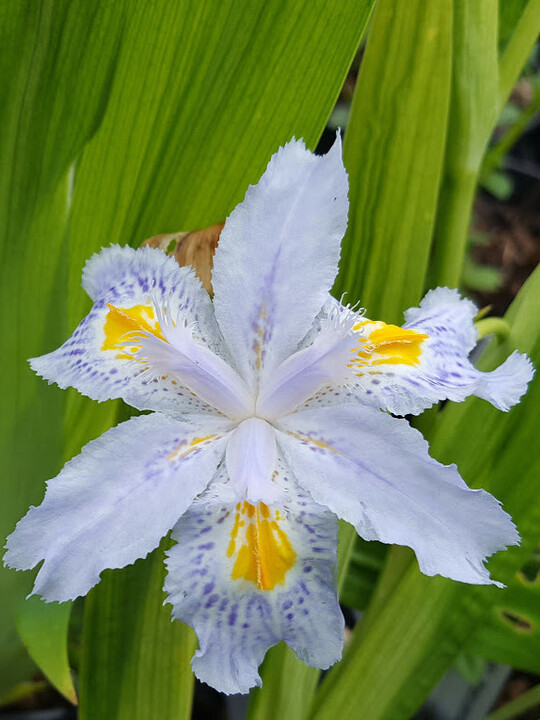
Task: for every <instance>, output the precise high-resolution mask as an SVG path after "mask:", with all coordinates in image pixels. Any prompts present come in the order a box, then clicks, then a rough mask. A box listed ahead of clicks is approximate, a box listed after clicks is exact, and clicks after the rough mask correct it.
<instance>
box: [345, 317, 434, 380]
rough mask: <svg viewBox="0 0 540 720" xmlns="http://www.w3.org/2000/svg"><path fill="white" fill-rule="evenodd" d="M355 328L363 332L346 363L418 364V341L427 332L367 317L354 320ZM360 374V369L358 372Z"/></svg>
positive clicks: (425, 337)
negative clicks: (356, 347) (366, 318)
mask: <svg viewBox="0 0 540 720" xmlns="http://www.w3.org/2000/svg"><path fill="white" fill-rule="evenodd" d="M353 329H354V330H356V331H357V332H361V331H362V332H364V333H366V334H365V335H363V336H360V337H359V338H358V340H359V343H360V347H359V349H358V350H355V351H353V352H354V353H355V357H354V359H353V361H352V363H351V364H350V367H353V366H354V365H359V366H360V367H362V366H369V367H373V366H376V365H418V363H419V362H420V353H421V352H422V343H423V342H424V340H427V338H428V337H429V335H424V334H423V333H419V332H416V330H407V329H405V328H400V327H398V326H397V325H387V324H386V323H383V322H371V321H369V320H367V321H364V322H360V323H357V324H356V325H355V326H354V328H353ZM359 374H362V373H359Z"/></svg>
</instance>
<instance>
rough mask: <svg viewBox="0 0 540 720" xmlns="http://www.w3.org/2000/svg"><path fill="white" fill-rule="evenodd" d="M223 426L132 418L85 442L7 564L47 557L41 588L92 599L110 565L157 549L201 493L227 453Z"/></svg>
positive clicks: (23, 565)
mask: <svg viewBox="0 0 540 720" xmlns="http://www.w3.org/2000/svg"><path fill="white" fill-rule="evenodd" d="M225 429H226V426H224V424H223V422H221V421H212V419H211V418H206V417H205V423H204V425H202V426H201V416H191V417H189V416H186V417H185V418H183V419H182V420H181V421H179V420H173V419H170V418H167V417H165V416H162V415H159V414H152V415H143V416H140V417H136V418H132V419H131V420H128V421H127V422H125V423H122V424H121V425H118V426H117V427H115V428H112V429H111V430H109V431H108V432H106V433H105V434H104V435H102V436H101V437H100V438H98V439H97V440H93V441H92V442H90V443H88V445H86V446H85V447H84V448H83V450H82V452H81V454H80V455H78V456H77V457H75V458H74V459H73V460H71V461H70V462H68V463H67V464H66V465H65V466H64V468H63V470H62V471H61V472H60V474H59V475H58V476H57V477H56V478H54V479H53V480H50V481H49V483H48V487H47V492H46V494H45V499H44V500H43V502H42V503H41V505H40V506H39V507H31V508H30V510H29V511H28V513H27V515H26V516H25V517H24V518H23V519H22V520H21V521H20V522H19V523H18V524H17V527H16V529H15V531H14V532H13V533H12V534H11V535H10V536H9V538H8V541H7V546H6V547H7V552H6V554H5V556H4V563H5V564H6V565H8V566H9V567H13V568H16V569H18V570H28V569H30V568H32V567H34V566H35V565H37V564H38V563H39V562H41V560H44V561H45V562H44V563H43V565H42V567H41V569H40V571H39V573H38V575H37V578H36V582H35V585H34V589H33V593H36V594H38V595H41V596H42V597H43V598H45V600H48V601H54V600H56V601H60V602H62V601H64V600H71V599H74V598H75V597H78V596H79V595H85V594H86V593H87V592H88V590H89V589H90V588H91V587H92V586H93V585H95V584H96V583H97V582H98V581H99V576H100V573H101V572H102V570H105V569H106V568H119V567H124V566H125V565H129V564H130V563H132V562H134V561H135V560H137V559H138V558H141V557H144V556H145V555H146V554H147V553H149V552H150V551H151V550H153V549H154V548H155V547H156V546H157V545H158V544H159V542H160V540H161V538H162V537H163V536H164V535H165V534H166V533H167V532H168V531H169V530H170V529H171V528H172V527H173V525H174V524H175V523H176V521H177V520H178V518H179V517H180V516H181V515H182V514H183V513H184V512H185V511H186V509H187V508H188V507H189V505H190V504H191V502H192V501H193V498H194V497H195V496H196V495H198V494H199V493H201V492H202V491H203V490H204V489H205V487H206V486H207V485H208V483H209V481H210V480H211V478H212V476H213V475H214V473H215V470H216V467H217V465H218V463H219V462H220V461H221V459H222V458H223V455H224V451H225V442H226V441H225V439H224V438H223V437H222V436H221V433H222V432H223V431H224V430H225Z"/></svg>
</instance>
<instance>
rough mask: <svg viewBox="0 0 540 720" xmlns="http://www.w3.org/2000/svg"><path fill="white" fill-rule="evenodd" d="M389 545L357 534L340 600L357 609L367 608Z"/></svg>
mask: <svg viewBox="0 0 540 720" xmlns="http://www.w3.org/2000/svg"><path fill="white" fill-rule="evenodd" d="M387 551H388V546H387V545H383V544H382V543H379V542H368V541H367V540H364V539H363V538H361V537H359V536H357V537H356V538H355V543H354V548H353V551H352V554H351V558H350V561H349V567H348V570H347V575H346V577H345V581H344V583H343V589H342V591H341V595H340V601H341V602H342V603H343V604H344V605H346V606H347V607H350V608H354V609H355V610H365V609H366V607H367V606H368V603H369V599H370V597H371V595H372V593H373V590H374V588H375V585H376V584H377V579H378V577H379V574H380V572H381V570H382V568H383V565H384V561H385V559H386V554H387Z"/></svg>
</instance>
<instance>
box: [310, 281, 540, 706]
mask: <svg viewBox="0 0 540 720" xmlns="http://www.w3.org/2000/svg"><path fill="white" fill-rule="evenodd" d="M506 320H507V322H508V324H509V326H510V328H511V332H510V335H509V339H508V341H507V342H505V343H503V344H500V345H498V344H497V343H492V344H491V346H490V347H489V348H488V352H486V354H485V357H483V358H482V367H483V369H489V368H491V367H493V366H494V365H496V364H498V363H499V362H501V361H502V359H503V358H504V357H505V356H506V355H507V354H508V352H509V350H510V349H512V348H514V347H517V348H518V349H519V350H521V351H524V352H528V353H530V355H531V358H532V359H533V362H534V363H535V364H536V365H537V366H538V364H539V363H540V269H537V271H536V272H535V273H534V274H533V276H532V277H531V278H530V279H529V281H528V282H527V283H526V284H525V286H524V287H523V289H522V291H521V292H520V294H519V295H518V297H517V299H516V300H515V301H514V303H513V305H512V306H511V308H510V310H509V312H508V313H507V316H506ZM539 422H540V379H539V378H538V377H536V378H535V379H534V380H533V382H532V383H531V386H530V388H529V392H528V394H527V396H526V397H525V398H524V400H523V401H522V402H521V404H520V405H518V406H517V407H515V408H513V409H512V410H511V411H510V412H509V413H507V414H504V415H503V414H501V413H500V412H498V411H497V410H496V409H495V408H493V407H491V406H490V405H488V404H487V403H486V402H484V401H482V400H480V399H476V398H472V399H469V400H468V401H467V402H466V403H462V404H459V405H449V406H447V407H446V408H445V410H444V411H443V412H442V413H440V416H439V422H438V423H437V427H436V430H435V433H434V438H433V442H432V444H431V454H432V455H433V456H434V457H436V458H437V459H438V460H440V461H441V462H444V463H448V462H452V461H454V462H457V465H458V467H459V469H460V472H461V473H462V475H463V477H464V478H465V480H466V481H468V483H469V484H470V485H471V486H473V487H485V488H486V489H487V490H488V491H490V492H492V493H493V494H494V495H495V496H496V497H497V498H498V499H499V500H501V501H502V502H503V505H504V507H505V509H506V510H507V511H508V512H510V514H511V515H512V517H513V518H514V521H515V522H516V524H517V526H518V529H519V531H520V533H521V536H522V546H521V547H513V548H511V549H509V550H507V551H505V552H501V553H498V554H497V555H496V556H495V557H494V558H493V559H492V560H491V562H490V570H491V574H492V576H493V577H495V578H497V579H498V580H502V581H503V582H507V583H508V582H511V580H512V577H513V576H514V574H515V572H516V571H517V570H518V569H519V568H521V567H522V566H523V564H524V563H525V561H526V560H527V559H528V558H529V557H530V554H531V552H532V551H533V549H534V548H535V547H536V545H537V543H538V537H539V536H540V500H539V497H538V490H537V480H538V475H539V472H540V460H539V458H538V453H537V451H536V439H535V438H536V437H537V428H538V424H539ZM390 555H391V557H390V559H392V557H393V556H394V553H391V554H390ZM398 574H399V579H398V580H397V582H396V583H395V584H394V587H393V592H392V593H391V594H390V596H389V597H388V599H387V600H386V602H385V603H384V604H382V603H379V605H378V612H377V614H376V615H375V617H371V619H370V623H369V624H368V626H367V628H364V629H363V628H362V624H360V625H359V626H358V628H357V629H355V632H354V634H353V640H352V643H351V645H350V647H349V650H348V652H347V654H346V656H345V658H344V660H343V661H342V663H341V666H338V667H337V668H336V669H334V670H331V671H330V673H329V674H328V676H327V678H326V679H325V681H324V683H323V686H322V688H321V690H320V692H319V693H318V694H317V695H316V697H315V703H314V712H313V715H312V717H313V718H316V720H326V719H327V718H328V719H330V718H335V717H342V718H344V719H347V718H351V719H352V718H355V717H358V716H359V715H361V716H364V717H369V718H370V720H405V719H406V718H409V717H411V715H412V714H414V712H415V711H416V710H417V709H418V707H419V706H420V704H421V702H422V701H423V700H424V699H425V697H426V695H427V694H428V693H429V691H430V689H431V688H432V687H433V685H434V684H435V682H436V681H437V680H438V679H439V677H440V676H441V675H442V674H443V673H444V671H445V670H446V669H447V668H448V667H449V665H450V664H451V663H452V661H453V660H454V658H455V657H456V656H457V655H458V653H459V652H461V651H462V650H464V649H468V648H469V644H470V642H471V637H472V636H473V634H474V631H475V629H476V628H477V627H478V626H480V625H481V624H482V622H483V621H484V618H485V617H486V615H487V614H488V613H489V612H490V607H492V604H493V603H495V602H497V603H502V602H503V601H502V599H501V598H503V597H504V591H501V590H499V589H497V588H494V587H486V586H480V587H475V586H468V585H463V584H461V583H455V582H452V581H450V580H445V579H442V578H429V577H426V576H423V575H421V574H420V572H419V571H418V569H417V565H416V562H414V563H413V564H410V563H409V564H406V567H405V571H403V568H400V571H399V573H398ZM368 612H369V611H368Z"/></svg>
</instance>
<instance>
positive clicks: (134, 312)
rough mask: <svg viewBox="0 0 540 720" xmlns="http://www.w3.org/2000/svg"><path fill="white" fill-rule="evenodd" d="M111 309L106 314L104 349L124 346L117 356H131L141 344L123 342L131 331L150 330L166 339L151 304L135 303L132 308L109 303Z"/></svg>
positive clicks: (102, 347)
mask: <svg viewBox="0 0 540 720" xmlns="http://www.w3.org/2000/svg"><path fill="white" fill-rule="evenodd" d="M107 307H108V308H109V311H108V312H107V315H106V316H105V324H104V326H103V330H104V332H105V340H104V342H103V345H102V346H101V349H102V350H116V349H117V348H122V352H121V353H119V354H118V355H117V356H116V357H117V358H131V357H133V354H134V353H136V352H137V350H138V349H139V348H140V345H133V346H131V347H124V346H123V345H122V343H124V342H125V340H126V335H128V334H129V333H141V332H149V333H152V334H153V335H155V336H156V337H158V338H160V339H161V340H165V338H164V337H163V334H162V332H161V328H160V326H159V323H158V321H157V320H156V319H155V313H154V308H153V307H152V306H151V305H134V306H133V307H130V308H118V307H115V306H114V305H111V304H110V303H107Z"/></svg>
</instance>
